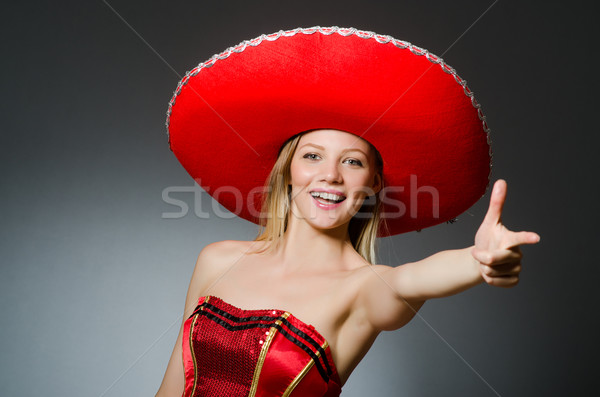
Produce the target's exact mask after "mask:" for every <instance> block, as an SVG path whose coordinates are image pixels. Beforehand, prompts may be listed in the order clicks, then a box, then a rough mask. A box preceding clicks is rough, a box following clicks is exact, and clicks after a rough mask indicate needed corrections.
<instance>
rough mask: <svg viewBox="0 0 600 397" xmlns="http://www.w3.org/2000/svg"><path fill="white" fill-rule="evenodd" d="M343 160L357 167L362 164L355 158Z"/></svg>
mask: <svg viewBox="0 0 600 397" xmlns="http://www.w3.org/2000/svg"><path fill="white" fill-rule="evenodd" d="M345 162H347V163H349V164H350V165H356V166H359V167H362V165H363V163H362V162H361V161H360V160H357V159H347V160H346V161H345Z"/></svg>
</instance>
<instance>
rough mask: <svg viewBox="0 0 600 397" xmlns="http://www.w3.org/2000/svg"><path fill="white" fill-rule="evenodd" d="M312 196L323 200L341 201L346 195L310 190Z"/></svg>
mask: <svg viewBox="0 0 600 397" xmlns="http://www.w3.org/2000/svg"><path fill="white" fill-rule="evenodd" d="M310 194H311V195H312V196H313V197H320V198H322V199H325V200H334V201H342V200H344V199H345V198H346V197H345V196H338V195H337V194H333V193H327V192H310Z"/></svg>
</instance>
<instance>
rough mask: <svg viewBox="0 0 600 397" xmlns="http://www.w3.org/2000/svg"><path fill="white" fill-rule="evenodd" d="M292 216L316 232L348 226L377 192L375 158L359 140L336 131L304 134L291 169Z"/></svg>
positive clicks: (377, 180) (318, 131) (354, 136)
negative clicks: (369, 197)
mask: <svg viewBox="0 0 600 397" xmlns="http://www.w3.org/2000/svg"><path fill="white" fill-rule="evenodd" d="M291 184H292V214H293V216H295V217H297V218H300V219H304V220H306V221H307V222H309V223H310V224H311V225H313V226H314V227H317V228H323V229H331V228H335V227H338V226H341V225H343V224H345V223H348V222H350V220H351V219H352V216H354V215H355V214H356V212H358V210H359V209H360V207H361V206H362V203H363V201H364V199H365V197H366V196H369V195H373V194H374V193H377V192H379V190H380V188H381V177H380V175H379V174H378V173H377V172H376V170H375V154H374V153H373V152H372V150H371V147H370V146H369V144H368V143H367V142H366V141H365V140H363V139H362V138H359V137H357V136H356V135H353V134H350V133H347V132H343V131H338V130H316V131H311V132H309V133H306V134H304V135H303V136H302V137H301V138H300V141H299V142H298V147H297V149H296V152H295V153H294V156H293V158H292V163H291Z"/></svg>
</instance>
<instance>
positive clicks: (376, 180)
mask: <svg viewBox="0 0 600 397" xmlns="http://www.w3.org/2000/svg"><path fill="white" fill-rule="evenodd" d="M382 185H383V183H382V178H381V174H380V173H379V172H378V173H376V174H375V176H374V177H373V186H372V189H373V191H374V192H375V194H377V193H379V191H380V190H381V186H382Z"/></svg>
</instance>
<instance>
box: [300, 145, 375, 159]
mask: <svg viewBox="0 0 600 397" xmlns="http://www.w3.org/2000/svg"><path fill="white" fill-rule="evenodd" d="M305 146H313V147H315V148H317V149H319V150H323V151H325V148H324V147H323V146H321V145H317V144H316V143H305V144H304V145H302V146H300V148H299V149H302V148H303V147H305ZM354 151H356V152H360V153H362V154H364V155H365V157H367V158H368V157H369V156H368V155H367V154H366V153H365V152H363V151H362V150H360V149H358V148H348V149H344V150H343V151H342V153H347V152H354Z"/></svg>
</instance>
